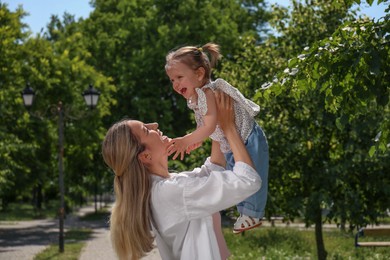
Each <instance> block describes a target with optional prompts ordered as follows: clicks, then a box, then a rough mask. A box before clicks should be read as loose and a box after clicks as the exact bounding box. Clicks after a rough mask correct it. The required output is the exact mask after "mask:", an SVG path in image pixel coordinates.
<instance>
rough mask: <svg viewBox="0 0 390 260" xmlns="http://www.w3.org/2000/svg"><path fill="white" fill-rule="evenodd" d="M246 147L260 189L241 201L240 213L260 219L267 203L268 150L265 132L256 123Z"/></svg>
mask: <svg viewBox="0 0 390 260" xmlns="http://www.w3.org/2000/svg"><path fill="white" fill-rule="evenodd" d="M246 147H247V149H248V152H249V154H250V156H251V158H252V161H253V164H254V165H255V168H256V171H257V173H258V174H259V175H260V178H261V181H262V182H261V188H260V190H259V191H257V192H256V193H254V194H253V195H252V196H250V197H249V198H247V199H245V200H244V201H243V207H242V209H241V211H240V213H242V214H243V215H247V216H250V217H254V218H260V219H261V218H263V217H264V213H265V206H266V204H267V195H268V168H269V152H268V142H267V139H266V137H265V134H264V132H263V130H262V129H261V127H260V126H258V125H257V124H256V125H255V127H254V129H253V131H252V133H251V135H250V136H249V138H248V140H247V143H246Z"/></svg>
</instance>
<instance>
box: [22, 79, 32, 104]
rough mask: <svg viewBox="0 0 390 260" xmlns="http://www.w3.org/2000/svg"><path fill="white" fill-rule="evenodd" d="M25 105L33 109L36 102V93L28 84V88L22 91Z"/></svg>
mask: <svg viewBox="0 0 390 260" xmlns="http://www.w3.org/2000/svg"><path fill="white" fill-rule="evenodd" d="M22 97H23V103H24V106H25V107H31V106H32V104H33V102H34V97H35V92H34V90H33V89H32V88H31V87H30V83H27V85H26V88H25V89H24V90H23V91H22Z"/></svg>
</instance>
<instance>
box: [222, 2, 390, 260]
mask: <svg viewBox="0 0 390 260" xmlns="http://www.w3.org/2000/svg"><path fill="white" fill-rule="evenodd" d="M338 2H339V1H335V2H327V3H323V2H317V1H311V2H310V4H307V5H303V4H300V3H299V2H298V1H292V6H293V7H294V9H293V10H292V11H291V13H287V12H285V10H284V9H283V8H280V7H276V9H275V12H274V15H275V18H274V21H275V22H274V23H273V24H274V26H275V27H276V29H277V32H278V34H277V35H276V36H271V37H270V38H269V39H267V40H266V41H264V42H263V43H261V44H257V43H256V41H255V40H252V39H250V38H247V39H243V43H242V46H243V52H242V53H240V54H239V55H237V56H236V57H235V60H234V62H231V63H230V62H227V63H224V67H223V68H222V73H221V75H222V76H224V77H229V76H230V77H231V78H232V79H231V80H230V81H232V82H234V84H235V85H236V86H238V87H239V88H241V90H242V91H243V92H245V93H246V94H247V95H254V99H255V100H257V102H258V103H259V104H260V105H261V106H262V107H263V113H262V114H261V115H260V116H261V119H260V121H261V124H262V125H263V126H264V128H265V130H266V133H267V135H268V138H269V143H270V155H271V167H270V189H269V190H270V192H269V193H270V195H269V203H268V207H267V210H268V214H269V215H273V214H284V215H285V216H287V217H289V218H294V217H304V219H305V221H306V223H307V224H308V225H310V224H315V226H316V239H317V246H318V248H317V249H318V257H319V258H320V259H323V258H325V257H326V251H325V247H324V244H323V240H322V222H323V220H324V219H323V216H324V214H325V213H324V212H328V213H327V214H325V216H326V218H327V219H328V220H333V221H337V222H338V223H340V224H341V225H342V226H345V224H346V223H349V224H350V227H351V228H353V227H355V226H361V225H366V224H368V223H375V222H376V221H377V219H378V217H379V216H380V214H383V213H381V212H385V211H386V208H387V207H388V205H390V202H389V199H388V198H389V194H388V191H389V185H390V184H389V177H388V176H387V175H386V173H387V172H389V170H390V169H389V153H388V147H387V146H388V145H387V144H388V143H389V139H388V129H389V124H388V120H389V107H388V98H389V88H388V86H389V82H388V78H389V75H388V68H389V61H388V59H389V47H388V46H389V44H388V43H389V38H388V37H389V36H388V35H389V27H388V26H389V23H388V17H386V18H384V19H383V20H381V21H379V22H374V21H370V20H359V21H353V20H352V19H351V17H350V15H348V13H347V10H348V8H349V7H350V6H351V5H352V4H353V2H354V1H349V2H347V1H346V3H347V5H346V6H344V5H340V4H339V3H338ZM335 7H337V8H336V9H335ZM336 11H337V12H336ZM333 14H334V16H336V17H333V16H332V15H333ZM352 14H353V12H352ZM330 17H332V18H331V19H330ZM311 23H314V24H311ZM317 28H318V30H317ZM224 71H227V72H224ZM260 86H261V87H260Z"/></svg>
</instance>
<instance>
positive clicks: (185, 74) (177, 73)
mask: <svg viewBox="0 0 390 260" xmlns="http://www.w3.org/2000/svg"><path fill="white" fill-rule="evenodd" d="M166 72H167V75H168V77H169V79H170V80H171V82H172V86H173V89H174V90H175V91H176V92H177V93H179V94H180V95H182V96H183V97H184V98H185V99H189V98H190V97H192V96H194V95H196V91H195V88H199V87H202V85H203V84H202V82H203V78H204V68H202V67H200V68H198V69H196V70H193V69H192V68H190V67H188V66H187V65H186V64H184V63H182V62H173V64H171V65H170V66H169V67H168V68H167V70H166Z"/></svg>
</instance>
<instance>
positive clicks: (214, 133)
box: [165, 43, 269, 233]
mask: <svg viewBox="0 0 390 260" xmlns="http://www.w3.org/2000/svg"><path fill="white" fill-rule="evenodd" d="M207 54H208V55H209V56H210V59H209V57H208V56H207ZM220 57H221V54H220V52H219V46H218V45H216V44H214V43H207V44H205V45H204V46H202V47H201V48H199V47H195V46H186V47H182V48H180V49H178V50H176V51H172V52H169V53H168V55H167V56H166V65H165V70H166V73H167V75H168V77H169V79H170V80H171V82H172V85H173V88H174V90H175V91H176V92H177V93H179V94H180V95H182V96H183V97H184V98H185V99H186V100H187V105H188V107H189V108H190V109H192V110H193V111H194V112H195V120H196V123H197V129H196V130H195V131H193V132H192V133H189V134H187V135H185V136H183V137H179V138H175V139H174V149H173V150H171V151H170V154H173V153H175V155H174V157H173V159H176V158H177V156H179V155H180V158H181V160H182V159H183V158H184V153H189V152H190V151H192V150H194V149H196V148H198V147H199V146H200V145H201V143H202V142H203V141H204V140H205V139H207V138H208V137H210V138H211V139H212V140H215V141H218V142H219V143H220V148H221V151H222V153H223V154H224V156H225V159H226V162H227V165H226V169H233V166H234V163H235V162H234V158H233V154H232V152H231V149H230V146H229V143H228V142H227V140H226V138H225V136H224V134H223V131H222V130H221V128H220V127H219V126H218V124H217V122H218V118H217V109H216V104H215V98H214V94H213V91H215V90H217V89H219V90H221V91H223V92H225V93H226V94H228V95H229V96H231V97H232V98H233V100H234V112H235V123H236V127H237V130H238V131H239V133H240V135H241V138H242V139H243V141H244V142H245V145H246V147H247V150H248V152H249V154H250V156H251V158H252V161H253V163H254V165H255V168H256V171H257V172H258V174H259V175H260V177H261V180H262V186H261V189H260V190H259V191H258V192H256V193H255V194H253V195H252V196H250V197H249V198H247V199H246V200H245V201H242V202H241V203H239V204H238V205H237V209H238V212H239V213H240V216H239V218H238V219H237V221H236V223H235V224H234V228H233V232H234V233H241V232H243V231H245V230H249V229H252V228H255V227H258V226H260V225H261V224H262V222H261V219H262V218H263V216H264V210H265V205H266V202H267V191H268V161H269V154H268V143H267V139H266V137H265V134H264V132H263V130H262V129H261V127H260V126H259V125H258V124H257V123H256V121H255V119H254V117H255V116H256V115H257V114H258V113H259V112H260V107H259V106H258V105H257V104H255V103H254V102H252V101H251V100H249V99H246V98H245V97H244V96H243V95H242V93H241V92H240V91H239V90H238V89H237V88H235V87H233V86H231V85H230V84H229V83H228V82H226V81H225V80H223V79H217V80H215V81H211V70H212V68H214V67H215V65H216V63H217V60H218V59H219V58H220Z"/></svg>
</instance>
